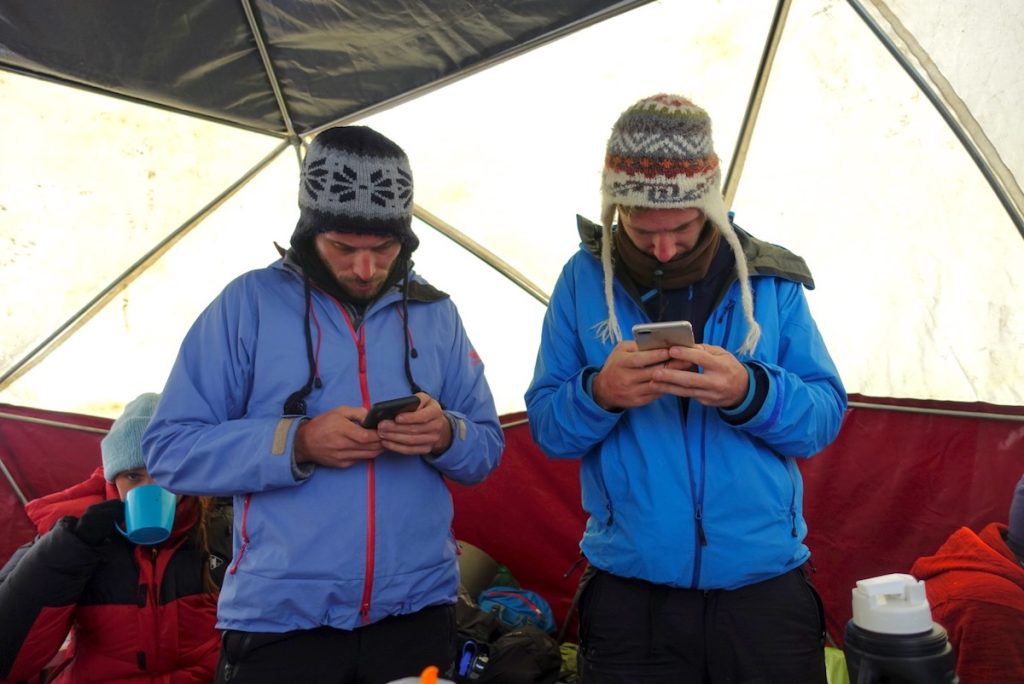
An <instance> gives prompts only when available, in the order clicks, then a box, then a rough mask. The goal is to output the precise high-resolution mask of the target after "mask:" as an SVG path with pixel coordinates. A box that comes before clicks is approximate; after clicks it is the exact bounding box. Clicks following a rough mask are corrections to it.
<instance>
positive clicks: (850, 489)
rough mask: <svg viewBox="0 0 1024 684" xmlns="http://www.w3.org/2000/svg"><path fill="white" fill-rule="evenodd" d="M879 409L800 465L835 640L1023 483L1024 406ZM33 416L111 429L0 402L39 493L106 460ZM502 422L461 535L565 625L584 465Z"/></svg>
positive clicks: (0, 440)
mask: <svg viewBox="0 0 1024 684" xmlns="http://www.w3.org/2000/svg"><path fill="white" fill-rule="evenodd" d="M869 401H870V402H871V403H873V404H877V403H878V402H875V401H874V400H872V399H871V398H867V397H862V396H856V395H855V396H853V397H851V403H852V406H851V408H850V409H848V411H847V414H846V416H845V419H844V423H843V427H842V430H841V432H840V436H839V439H838V440H837V441H836V442H835V443H833V444H832V445H831V446H830V447H828V448H827V449H825V450H824V451H823V452H822V453H820V454H818V455H817V456H815V457H814V458H812V459H810V460H807V461H801V463H800V467H801V471H802V473H803V476H804V483H805V496H804V501H805V516H806V518H807V522H808V527H809V533H808V537H807V541H806V543H807V545H808V546H809V547H810V549H811V560H812V563H813V564H814V566H815V568H816V572H815V575H814V578H813V579H814V583H815V585H816V587H817V588H818V590H819V592H820V593H821V595H822V599H823V601H824V603H825V607H826V617H827V623H828V632H829V634H830V636H831V637H832V638H833V639H834V640H835V641H836V643H839V644H841V643H842V635H843V629H844V627H845V625H846V622H847V621H848V620H849V619H850V616H851V607H850V600H851V595H850V592H851V591H852V589H853V587H854V586H855V583H856V581H857V580H858V579H864V578H867V577H874V576H878V575H884V574H888V573H891V572H909V570H910V566H911V565H912V564H913V562H914V560H916V559H917V558H918V557H919V556H922V555H926V554H931V553H932V552H934V551H935V549H937V548H938V547H939V546H940V545H941V544H942V542H943V541H944V540H945V539H946V537H947V536H949V534H950V533H952V532H953V531H954V530H956V529H958V528H959V527H962V526H966V527H970V528H971V529H974V530H978V529H980V528H981V527H983V526H984V525H986V524H988V523H989V522H992V521H998V522H1006V519H1007V514H1008V510H1009V506H1010V500H1011V498H1012V494H1013V488H1014V486H1015V485H1016V482H1017V481H1018V480H1019V479H1020V477H1021V473H1024V428H1022V422H1021V421H1022V419H1024V409H1022V408H998V409H996V410H995V411H994V412H987V415H988V417H980V416H979V415H978V411H977V409H986V408H990V407H984V406H972V405H963V404H954V403H948V402H906V401H903V402H895V401H893V402H891V405H890V406H888V407H883V408H874V407H873V408H865V407H863V404H865V403H867V402H869ZM908 409H909V410H908ZM920 411H927V412H926V413H922V412H920ZM972 411H973V413H972ZM942 412H952V414H951V415H944V414H943V413H942ZM25 418H30V419H34V420H39V419H42V420H47V421H53V422H58V423H67V424H71V425H82V426H86V427H88V428H90V429H94V430H99V431H100V433H102V431H103V430H104V429H105V427H107V426H109V423H110V421H109V420H107V419H104V418H97V417H91V416H83V415H74V414H67V413H57V412H51V411H45V410H38V409H30V408H25V407H17V406H10V405H0V445H4V446H3V450H2V451H0V457H2V458H3V462H4V463H5V464H6V465H7V467H8V468H9V469H10V470H11V471H12V472H13V473H15V477H16V480H17V482H18V483H19V485H20V486H21V487H22V488H23V489H25V490H26V494H27V495H28V496H30V497H37V496H42V495H44V494H47V493H49V492H50V491H57V490H59V489H62V488H64V487H66V486H69V485H71V484H74V483H75V482H78V481H80V480H82V479H84V478H85V477H87V476H88V475H89V473H91V472H92V470H93V469H94V468H95V467H96V466H97V465H98V464H99V462H100V451H99V440H100V437H101V436H102V434H97V433H90V432H81V431H79V430H74V429H68V428H67V427H64V428H59V427H54V426H52V425H47V424H43V423H39V422H25ZM502 424H503V425H504V426H505V438H506V448H505V453H504V455H503V457H502V462H501V464H500V466H499V467H498V469H497V470H496V471H495V472H494V473H492V475H491V476H490V477H489V478H488V479H487V480H485V481H484V482H483V483H481V484H479V485H477V486H474V487H463V486H459V485H454V484H453V485H450V489H451V491H452V496H453V499H454V502H455V520H454V524H453V531H454V533H455V536H456V537H457V538H458V539H462V540H464V541H467V542H469V543H471V544H473V545H474V546H477V547H479V548H480V549H482V550H483V551H485V552H486V553H487V554H488V555H490V556H491V557H492V558H494V559H495V560H497V561H499V562H501V563H504V564H505V565H506V566H508V568H509V570H510V571H511V573H512V575H513V576H514V577H515V578H516V579H517V580H518V581H519V582H520V584H522V585H523V586H524V587H525V588H527V589H531V590H534V591H537V592H538V593H540V594H541V595H542V596H544V597H545V598H546V599H547V600H548V602H549V603H550V604H551V607H552V610H553V612H554V614H555V617H556V620H557V621H558V623H559V625H562V624H564V621H565V620H566V618H567V615H568V610H569V607H570V604H571V602H572V597H573V595H574V592H575V589H576V583H577V581H578V579H579V576H580V574H581V572H582V570H583V567H584V566H583V565H582V564H581V562H580V561H581V558H580V554H579V547H578V543H579V539H580V537H581V535H582V532H583V527H584V524H585V515H584V513H583V511H582V508H581V506H580V487H579V477H578V467H579V464H578V463H577V462H576V461H572V460H552V459H548V458H547V457H545V456H544V454H543V453H542V452H541V451H540V449H539V448H537V446H536V445H535V444H534V443H533V441H532V439H531V437H530V433H529V427H528V425H527V424H526V422H525V414H522V413H519V414H510V415H506V416H504V417H503V419H502ZM0 510H2V511H4V512H5V513H10V514H11V518H10V519H13V520H15V524H14V525H12V526H10V528H9V531H5V532H4V533H3V536H2V537H0V559H6V558H7V556H9V555H10V553H12V552H13V550H14V549H15V548H17V546H18V545H20V544H22V543H24V542H25V541H28V540H29V539H31V538H32V535H33V533H34V532H33V529H32V528H31V525H30V524H29V523H28V521H27V519H24V520H23V521H22V520H21V518H24V515H23V514H22V513H20V506H19V505H18V503H17V500H16V499H15V497H14V495H13V493H12V492H11V491H10V489H9V488H2V487H0ZM18 515H20V516H21V518H19V517H18ZM571 633H572V630H571V629H570V634H571Z"/></svg>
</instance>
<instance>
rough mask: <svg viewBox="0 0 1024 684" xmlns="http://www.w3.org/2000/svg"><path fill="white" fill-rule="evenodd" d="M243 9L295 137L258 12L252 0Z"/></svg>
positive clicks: (264, 65) (276, 96)
mask: <svg viewBox="0 0 1024 684" xmlns="http://www.w3.org/2000/svg"><path fill="white" fill-rule="evenodd" d="M242 9H244V10H245V18H246V20H247V21H248V22H249V31H251V32H252V37H253V39H254V40H255V41H256V49H257V50H258V51H259V53H260V59H261V60H263V68H264V69H265V70H266V72H267V80H268V81H270V87H271V88H272V89H273V91H274V98H275V99H276V100H277V108H278V109H279V110H280V111H281V119H283V120H284V125H285V129H287V131H288V137H289V138H294V137H295V127H294V126H293V125H292V117H291V114H289V113H288V105H287V103H285V101H284V93H282V92H281V84H280V83H279V82H278V80H277V74H276V73H275V72H274V63H273V62H271V61H270V54H269V53H268V52H267V44H266V42H265V41H264V40H263V32H262V31H261V30H260V26H259V24H258V23H257V22H256V14H255V13H254V12H253V11H252V2H251V0H242Z"/></svg>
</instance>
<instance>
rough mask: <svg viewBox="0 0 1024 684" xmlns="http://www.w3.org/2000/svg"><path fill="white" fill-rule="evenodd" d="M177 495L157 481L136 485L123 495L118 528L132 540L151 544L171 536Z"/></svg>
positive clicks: (135, 542) (137, 542)
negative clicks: (120, 525)
mask: <svg viewBox="0 0 1024 684" xmlns="http://www.w3.org/2000/svg"><path fill="white" fill-rule="evenodd" d="M176 503H177V497H176V496H175V495H174V494H173V493H172V492H169V491H167V490H166V489H164V488H163V487H161V486H160V485H157V484H146V485H139V486H138V487H134V488H132V489H131V490H129V491H128V494H127V495H125V498H124V526H125V529H123V530H122V529H121V528H120V527H118V528H117V529H118V531H119V532H120V533H121V534H123V535H124V536H125V537H127V538H128V540H129V541H130V542H132V543H133V544H141V545H144V546H145V545H152V544H159V543H160V542H162V541H164V540H165V539H167V538H168V537H169V536H171V529H173V527H174V508H175V505H176Z"/></svg>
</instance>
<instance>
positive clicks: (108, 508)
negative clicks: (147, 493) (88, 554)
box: [74, 499, 124, 546]
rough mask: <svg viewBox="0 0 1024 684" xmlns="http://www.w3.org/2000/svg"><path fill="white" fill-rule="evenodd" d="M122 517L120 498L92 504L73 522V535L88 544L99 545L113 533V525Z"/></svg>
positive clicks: (122, 506) (122, 509)
mask: <svg viewBox="0 0 1024 684" xmlns="http://www.w3.org/2000/svg"><path fill="white" fill-rule="evenodd" d="M123 517H124V502H122V501H121V500H120V499H109V500H107V501H103V502H100V503H98V504H93V505H92V506H89V508H87V509H85V513H83V514H82V517H81V518H79V519H78V522H77V523H75V527H74V533H75V536H76V537H78V538H79V539H81V540H82V541H84V542H85V543H86V544H88V545H89V546H99V545H100V544H101V543H103V540H105V539H106V538H107V537H109V536H110V535H111V534H113V533H114V525H116V524H117V522H118V521H119V520H121V518H123Z"/></svg>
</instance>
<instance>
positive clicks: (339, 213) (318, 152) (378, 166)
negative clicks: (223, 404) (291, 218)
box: [292, 126, 419, 252]
mask: <svg viewBox="0 0 1024 684" xmlns="http://www.w3.org/2000/svg"><path fill="white" fill-rule="evenodd" d="M412 207H413V204H412V169H411V167H410V166H409V158H408V157H407V156H406V155H405V152H404V151H403V150H402V148H401V147H399V146H398V145H397V144H395V143H394V142H392V141H391V140H389V139H388V138H386V137H384V136H383V135H381V134H380V133H378V132H377V131H375V130H373V129H372V128H367V127H366V126H339V127H337V128H330V129H327V130H326V131H324V132H322V133H320V134H319V135H317V136H316V138H314V139H313V142H312V143H310V145H309V150H307V152H306V157H305V159H304V160H303V162H302V178H301V179H300V181H299V222H298V224H297V225H296V226H295V232H294V234H293V235H292V244H293V245H294V244H296V243H297V242H298V241H301V240H304V239H308V238H310V237H313V236H315V235H317V234H319V233H325V232H330V231H337V232H340V233H357V234H364V235H381V236H393V237H397V238H398V239H399V240H400V241H401V242H402V245H403V247H404V248H405V251H406V252H412V251H413V250H415V249H416V247H417V246H418V245H419V239H418V238H417V237H416V235H415V234H414V233H413V232H412Z"/></svg>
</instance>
